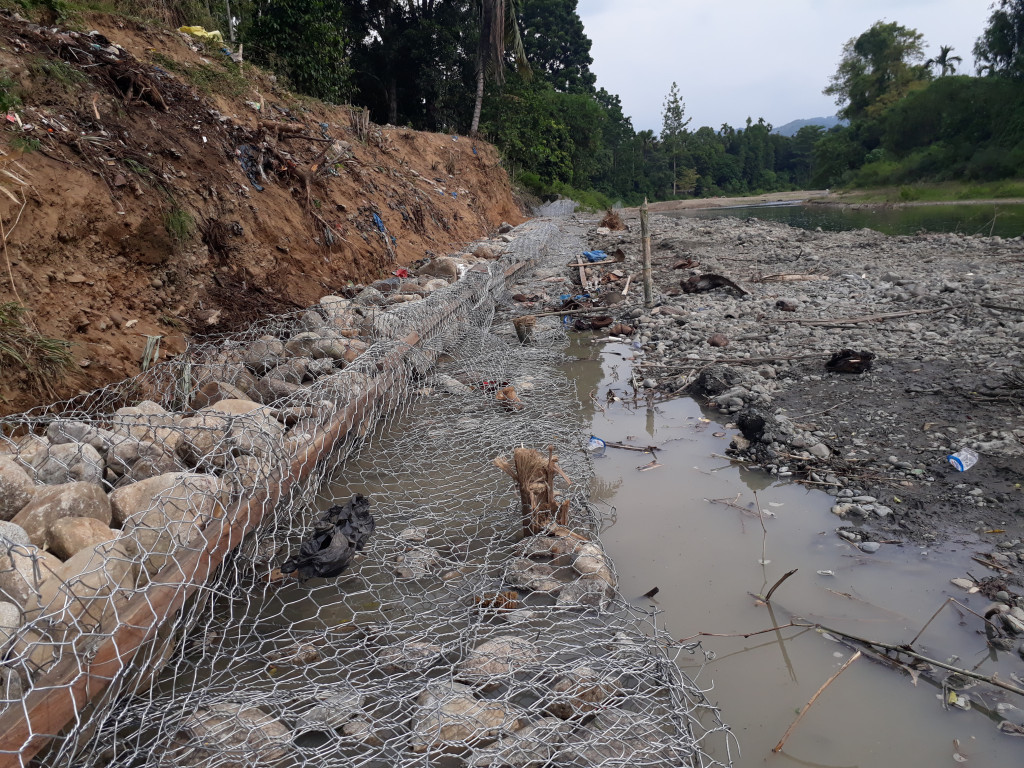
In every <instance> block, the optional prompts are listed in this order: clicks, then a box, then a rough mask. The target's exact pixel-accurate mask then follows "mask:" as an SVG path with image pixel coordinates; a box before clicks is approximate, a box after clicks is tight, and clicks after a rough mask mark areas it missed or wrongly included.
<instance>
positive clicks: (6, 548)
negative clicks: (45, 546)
mask: <svg viewBox="0 0 1024 768" xmlns="http://www.w3.org/2000/svg"><path fill="white" fill-rule="evenodd" d="M60 567H61V562H60V560H58V559H57V558H56V557H54V556H53V555H51V554H50V553H49V552H44V551H43V550H41V549H37V548H36V547H33V546H27V547H26V546H23V545H19V544H7V543H5V542H4V541H3V540H0V600H8V601H10V602H12V603H17V604H18V605H24V604H25V603H26V602H27V601H28V599H29V597H30V596H32V595H34V594H36V593H37V592H38V591H39V588H40V587H41V586H42V584H43V583H44V582H45V581H46V580H47V579H49V578H50V577H51V576H52V575H53V574H54V573H55V572H56V571H57V570H58V569H59V568H60Z"/></svg>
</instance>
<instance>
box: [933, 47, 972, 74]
mask: <svg viewBox="0 0 1024 768" xmlns="http://www.w3.org/2000/svg"><path fill="white" fill-rule="evenodd" d="M952 52H953V46H952V45H940V46H939V55H938V56H936V57H935V58H933V59H928V61H926V62H925V63H924V65H925V66H926V67H938V69H939V77H945V76H946V75H952V74H955V73H956V65H957V64H960V63H961V62H963V59H962V58H960V57H959V56H950V55H949V54H951V53H952Z"/></svg>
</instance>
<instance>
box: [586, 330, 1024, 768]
mask: <svg viewBox="0 0 1024 768" xmlns="http://www.w3.org/2000/svg"><path fill="white" fill-rule="evenodd" d="M569 354H570V356H571V357H572V358H575V359H574V360H573V361H572V362H570V363H569V364H568V366H567V370H568V372H569V375H570V376H571V377H574V378H575V380H576V382H577V386H578V388H579V393H580V396H581V399H582V400H583V401H584V407H585V408H586V409H587V416H588V417H589V418H590V419H592V432H593V433H594V434H595V435H598V436H600V437H601V438H603V439H604V440H606V441H619V442H628V443H631V444H634V445H638V446H647V445H656V446H658V447H659V448H660V450H658V451H657V454H656V461H657V463H658V464H660V465H661V466H657V467H654V468H652V469H646V470H644V471H640V470H639V469H638V467H641V466H644V465H647V464H649V462H651V460H652V458H654V457H652V455H651V454H648V453H637V452H633V451H627V450H621V449H613V448H608V449H607V450H606V452H605V454H604V456H603V457H600V458H597V459H596V461H595V465H596V471H597V479H596V481H595V486H594V489H593V494H592V498H593V499H594V500H595V501H596V502H597V503H598V504H599V505H601V506H602V507H603V508H604V509H605V511H606V513H607V515H608V523H607V526H606V529H605V530H604V532H603V534H602V538H603V540H604V542H605V545H606V546H607V548H608V551H609V553H610V554H611V555H612V557H613V558H614V560H615V563H616V567H617V569H618V574H619V580H620V589H621V591H622V593H623V594H624V595H625V596H626V597H627V598H629V599H633V600H634V602H636V604H637V605H641V606H646V607H648V608H650V609H652V610H654V609H656V610H658V611H660V612H661V613H660V616H659V622H661V623H664V624H665V625H666V626H667V627H668V628H669V630H670V632H671V633H672V634H673V636H675V637H677V638H684V637H689V636H692V635H696V634H697V633H700V632H707V633H719V634H729V633H749V632H755V631H757V630H762V629H766V628H771V627H773V626H780V625H783V624H787V623H789V622H790V621H791V620H792V619H793V618H794V617H797V616H799V617H802V618H803V619H806V620H809V621H812V622H817V623H820V624H823V625H827V626H833V627H836V628H838V629H841V630H843V631H846V632H851V633H853V634H855V635H859V636H862V637H867V638H870V639H875V640H882V641H887V642H890V643H893V644H899V643H906V642H909V641H911V640H912V639H913V638H914V636H915V635H916V634H917V632H918V631H919V630H920V629H921V628H922V627H923V626H924V625H925V623H926V622H927V621H928V619H929V618H930V617H931V616H932V614H933V613H934V612H935V610H936V609H937V608H938V607H939V606H940V605H942V603H943V602H944V601H945V600H946V598H947V597H950V596H953V597H956V598H957V599H959V600H961V601H962V602H964V603H965V604H966V605H967V606H969V607H970V608H971V609H972V610H975V611H977V612H979V613H982V612H984V609H985V607H986V603H987V601H986V600H985V599H984V598H983V597H982V596H981V595H967V593H965V592H963V591H961V590H959V589H957V588H956V587H954V586H952V585H951V584H950V583H949V580H950V578H953V577H957V576H962V575H964V573H965V572H966V571H971V572H973V573H975V575H977V576H978V577H979V578H980V577H982V576H984V575H988V573H987V572H985V569H984V568H983V567H982V566H980V565H978V564H977V563H974V562H972V561H971V560H970V555H971V554H972V553H973V552H974V551H975V549H974V548H973V547H972V543H973V542H972V541H971V540H963V541H956V542H952V543H949V544H943V545H941V546H936V547H927V548H925V547H918V546H914V545H905V546H896V545H883V546H882V548H881V550H880V551H879V552H877V553H876V554H873V555H869V554H865V553H862V552H860V551H859V550H858V549H856V548H855V547H853V546H852V545H850V544H848V543H846V542H844V541H843V540H841V539H839V538H838V537H837V536H836V535H835V533H834V529H835V527H836V525H837V524H838V520H837V518H835V517H834V516H833V515H831V513H830V512H829V507H830V506H831V504H832V497H830V496H828V495H826V494H824V493H822V492H819V491H813V490H807V489H805V488H804V487H803V486H800V485H797V484H795V483H773V482H771V479H770V478H769V477H768V476H766V475H765V474H763V473H759V472H755V471H750V470H746V469H741V468H738V467H737V466H735V465H731V464H730V462H729V461H727V460H724V459H722V458H719V457H716V456H715V454H723V453H724V451H725V449H726V448H727V447H728V444H729V440H730V439H731V437H732V435H733V434H735V431H734V430H733V429H730V428H728V427H726V425H725V423H724V422H719V421H717V419H723V418H724V417H721V416H719V415H718V414H717V413H715V414H710V413H704V412H702V410H701V409H700V407H699V406H698V405H697V404H696V403H695V402H694V401H692V400H689V399H679V400H673V401H669V402H665V403H661V404H657V405H655V406H654V407H653V408H649V407H647V406H646V404H645V403H644V402H643V401H641V402H640V403H639V404H634V402H633V401H632V399H631V397H632V395H631V393H632V390H631V388H630V386H629V378H630V366H631V363H630V359H629V358H631V357H632V355H634V354H636V353H634V352H633V351H632V350H631V349H630V348H629V347H627V346H625V345H622V344H591V343H590V339H589V338H587V337H585V336H580V337H577V338H576V340H575V341H574V343H573V345H572V347H571V348H570V350H569ZM610 388H611V389H613V390H614V391H615V392H616V393H617V394H618V395H619V396H621V397H623V398H624V399H623V400H622V401H618V402H614V401H613V402H608V400H607V392H608V390H609V389H610ZM591 393H594V397H595V398H596V402H597V405H595V402H594V401H593V400H591V398H590V395H591ZM755 492H756V493H757V501H758V502H759V504H760V506H761V508H762V510H763V511H764V513H765V526H764V528H765V531H766V533H765V532H764V531H763V530H762V526H761V524H760V521H759V517H758V515H757V513H756V511H755V507H754V503H755V502H754V493H755ZM715 499H721V500H724V501H727V502H729V505H727V504H725V503H714V502H713V501H712V500H715ZM762 561H764V562H762ZM794 568H797V569H799V570H798V571H797V573H796V574H794V575H793V576H792V577H791V578H790V579H789V580H787V581H786V582H785V583H784V584H783V585H782V586H780V587H779V588H778V591H777V592H776V593H775V596H774V597H773V598H772V608H768V607H766V606H765V605H764V604H763V603H761V602H760V601H758V600H756V599H755V598H754V597H753V596H752V595H751V594H750V593H754V594H764V592H765V591H766V590H767V589H768V587H769V586H771V585H772V584H773V583H775V581H776V580H777V579H779V578H780V577H781V576H782V575H783V574H785V573H786V572H787V571H789V570H791V569H794ZM979 571H980V572H983V573H979ZM821 572H829V573H830V574H834V575H827V574H822V573H821ZM653 587H658V588H659V590H660V591H659V592H658V594H657V595H656V597H654V598H653V599H644V598H642V597H639V596H640V595H642V594H644V593H646V592H647V591H648V590H650V589H652V588H653ZM953 607H954V606H948V607H947V608H946V609H945V610H943V611H942V612H941V613H940V614H939V616H938V618H936V619H935V621H933V622H932V623H931V625H930V626H929V627H928V629H927V630H926V631H925V632H924V634H923V635H922V636H921V639H920V640H918V641H917V643H916V644H915V648H917V649H918V651H919V652H921V653H923V654H924V655H926V656H929V657H931V658H935V659H938V660H941V661H945V662H948V663H952V664H954V665H956V666H960V667H966V668H972V669H976V670H977V671H979V672H981V673H983V674H992V673H995V672H998V673H999V675H1000V677H1001V678H1002V679H1004V680H1010V679H1011V678H1010V674H1011V673H1012V672H1016V673H1017V674H1020V673H1021V663H1020V660H1019V659H1018V658H1017V657H1016V655H1015V654H1012V653H1011V654H1006V653H1000V654H998V657H994V656H993V655H992V654H990V652H989V651H988V650H987V648H986V644H985V637H984V634H983V632H982V631H981V629H982V621H981V619H979V618H977V617H975V616H972V615H971V614H969V613H967V612H965V611H962V610H960V612H959V613H958V612H957V611H955V610H952V608H953ZM699 639H701V640H702V642H703V646H704V648H705V649H707V650H710V651H713V652H714V654H715V655H716V659H715V660H714V661H712V662H711V663H709V664H707V665H706V666H705V667H704V669H703V670H702V669H701V668H700V666H699V665H697V663H696V661H694V665H693V666H691V667H687V668H686V670H687V672H689V673H690V674H691V676H696V678H697V682H698V683H700V684H702V686H703V687H705V688H709V687H713V690H712V692H711V693H710V694H709V695H710V698H711V699H712V700H713V701H715V702H717V703H718V704H720V706H721V707H722V708H723V713H724V719H725V720H726V722H728V723H730V724H731V725H732V727H733V731H734V733H735V734H736V737H737V740H738V742H739V746H740V755H739V757H736V758H735V765H736V766H738V768H747V767H749V766H761V765H768V764H770V765H776V766H861V767H862V768H884V767H886V766H929V767H931V766H943V765H959V764H962V765H967V766H975V767H979V768H980V767H983V766H984V767H989V768H1009V767H1010V766H1019V765H1022V764H1024V739H1021V738H1014V737H1010V736H1005V735H1002V734H1000V733H999V732H998V731H997V729H996V725H997V722H998V721H999V720H1001V719H1004V717H1008V718H1009V719H1012V720H1015V721H1016V722H1021V721H1022V720H1024V712H1021V711H1019V710H1018V711H1011V712H1010V713H1009V714H1008V715H1005V716H1003V715H998V714H996V711H997V705H998V704H1000V703H1008V704H1012V705H1016V706H1018V707H1022V708H1024V700H1022V698H1021V697H1016V696H1014V695H1013V694H1011V693H1006V694H992V693H991V690H992V689H990V688H988V687H987V686H986V687H985V688H984V691H981V690H980V689H979V688H972V689H969V690H966V691H964V693H966V695H967V696H968V697H969V698H970V699H972V700H973V707H972V709H971V711H961V710H958V709H955V708H944V707H943V704H942V701H941V689H940V688H938V687H936V686H935V685H932V684H930V683H929V682H927V681H926V680H925V679H924V678H923V677H922V678H920V679H918V680H917V681H916V683H915V682H914V681H913V680H912V679H911V678H910V677H909V676H906V675H904V674H903V673H901V672H898V671H895V670H892V669H888V668H886V667H883V666H881V665H880V664H878V663H876V662H873V661H870V660H868V659H867V658H863V657H862V658H861V659H859V660H858V661H857V662H855V663H854V664H853V665H852V666H851V667H850V668H849V669H848V670H847V671H846V672H844V673H843V675H842V676H841V677H840V678H839V679H838V680H837V681H836V682H835V683H834V684H833V685H831V686H830V687H829V688H828V689H827V690H826V691H825V692H824V693H823V694H822V696H821V697H820V698H819V699H818V701H817V702H816V703H815V705H814V707H813V708H812V709H811V710H810V711H809V712H808V714H807V715H806V717H804V719H803V720H802V722H801V723H800V725H799V726H798V727H797V728H796V729H795V731H794V732H793V734H792V735H791V736H790V738H789V740H788V741H787V743H786V745H785V747H784V749H783V751H782V752H781V753H780V754H772V753H771V749H772V747H773V746H775V744H776V743H777V742H778V741H779V739H780V738H781V737H782V735H783V733H785V731H786V729H787V728H788V727H789V725H790V723H791V722H792V721H793V719H794V717H795V716H796V713H797V712H798V711H799V710H800V708H801V707H802V706H803V705H804V704H805V703H806V702H807V701H808V699H810V697H811V696H812V695H813V694H814V693H815V691H817V690H818V688H819V687H820V686H821V685H822V684H823V683H824V682H825V681H826V680H827V679H828V678H829V677H830V676H831V675H832V674H833V673H834V672H836V671H837V670H838V668H839V667H840V666H841V665H842V664H843V662H844V661H846V660H847V659H849V658H850V656H851V655H852V653H853V651H852V650H851V649H849V648H848V647H846V646H844V645H842V644H839V643H837V642H833V641H830V640H829V639H827V637H825V636H823V635H822V634H821V633H819V632H816V631H814V630H808V629H798V628H788V629H782V630H779V631H778V632H768V633H765V634H759V635H755V636H751V637H749V638H746V639H744V638H742V637H728V638H725V637H704V638H699ZM939 679H941V676H940V677H939ZM986 711H989V712H990V713H989V714H986ZM718 757H719V758H720V759H724V757H725V756H724V750H722V751H720V753H719V754H718Z"/></svg>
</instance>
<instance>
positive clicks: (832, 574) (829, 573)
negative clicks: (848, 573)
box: [818, 571, 836, 576]
mask: <svg viewBox="0 0 1024 768" xmlns="http://www.w3.org/2000/svg"><path fill="white" fill-rule="evenodd" d="M818 575H819V576H835V575H836V572H835V571H818Z"/></svg>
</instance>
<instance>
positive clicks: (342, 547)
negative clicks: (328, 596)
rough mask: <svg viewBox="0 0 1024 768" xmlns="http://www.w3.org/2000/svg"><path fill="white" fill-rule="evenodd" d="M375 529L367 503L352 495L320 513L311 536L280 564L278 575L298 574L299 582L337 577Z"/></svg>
mask: <svg viewBox="0 0 1024 768" xmlns="http://www.w3.org/2000/svg"><path fill="white" fill-rule="evenodd" d="M375 529H376V523H375V522H374V520H373V516H372V515H371V514H370V500H369V499H368V498H366V497H365V496H363V495H362V494H356V495H355V496H353V497H352V498H351V499H350V500H349V502H348V503H347V504H345V505H344V506H334V507H331V508H330V509H328V510H327V511H326V512H325V513H324V515H323V516H322V517H321V518H320V519H319V520H318V521H317V522H316V524H315V525H314V526H313V535H312V536H311V537H310V538H308V539H306V540H305V541H304V542H302V544H301V545H300V546H299V554H298V555H297V556H295V557H289V558H288V559H287V560H285V561H284V565H282V566H281V572H282V573H293V572H294V571H298V572H299V578H301V579H309V578H312V577H314V576H319V577H321V578H331V577H333V576H340V575H341V574H342V573H344V571H345V569H347V568H348V566H349V564H350V563H351V562H352V558H353V556H354V555H355V553H356V552H358V551H360V550H361V549H362V548H363V546H364V545H365V544H366V541H367V539H369V538H370V535H371V534H372V533H373V532H374V530H375Z"/></svg>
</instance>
